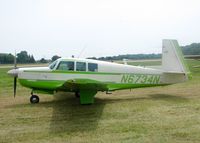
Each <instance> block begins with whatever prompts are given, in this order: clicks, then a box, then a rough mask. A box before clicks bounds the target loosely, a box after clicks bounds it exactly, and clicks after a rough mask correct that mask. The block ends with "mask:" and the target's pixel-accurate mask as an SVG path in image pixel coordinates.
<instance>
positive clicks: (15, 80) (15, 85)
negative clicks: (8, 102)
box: [14, 77, 17, 98]
mask: <svg viewBox="0 0 200 143" xmlns="http://www.w3.org/2000/svg"><path fill="white" fill-rule="evenodd" d="M16 89H17V77H14V98H15V95H16Z"/></svg>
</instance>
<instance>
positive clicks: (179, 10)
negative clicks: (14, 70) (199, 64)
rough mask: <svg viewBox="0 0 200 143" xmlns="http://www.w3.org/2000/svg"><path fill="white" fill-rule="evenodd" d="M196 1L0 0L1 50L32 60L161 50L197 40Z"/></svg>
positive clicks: (199, 10)
mask: <svg viewBox="0 0 200 143" xmlns="http://www.w3.org/2000/svg"><path fill="white" fill-rule="evenodd" d="M199 6H200V1H199V0H0V53H12V54H14V53H15V51H16V52H17V53H18V52H20V51H22V50H26V51H27V52H28V53H29V54H33V55H34V57H35V59H41V58H47V59H50V58H51V57H52V56H53V55H59V56H62V57H70V56H71V55H74V56H75V57H81V58H86V57H92V56H95V57H101V56H112V55H119V54H138V53H161V50H162V39H177V40H178V42H179V44H180V45H189V44H191V43H194V42H196V43H198V42H200V8H199Z"/></svg>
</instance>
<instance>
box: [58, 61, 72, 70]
mask: <svg viewBox="0 0 200 143" xmlns="http://www.w3.org/2000/svg"><path fill="white" fill-rule="evenodd" d="M57 70H66V71H74V62H72V61H61V62H60V63H59V65H58V67H57Z"/></svg>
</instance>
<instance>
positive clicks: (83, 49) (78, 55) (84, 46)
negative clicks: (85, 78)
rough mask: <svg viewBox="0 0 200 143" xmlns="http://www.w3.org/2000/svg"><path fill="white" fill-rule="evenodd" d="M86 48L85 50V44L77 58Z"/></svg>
mask: <svg viewBox="0 0 200 143" xmlns="http://www.w3.org/2000/svg"><path fill="white" fill-rule="evenodd" d="M86 48H87V44H85V45H84V47H83V48H82V50H81V52H80V54H79V55H78V58H79V57H80V56H81V55H82V53H83V52H84V51H85V49H86Z"/></svg>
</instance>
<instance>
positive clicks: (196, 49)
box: [0, 43, 200, 64]
mask: <svg viewBox="0 0 200 143" xmlns="http://www.w3.org/2000/svg"><path fill="white" fill-rule="evenodd" d="M181 48H182V51H183V54H184V55H200V43H192V44H190V45H186V46H181ZM161 56H162V55H161V54H126V55H118V56H107V57H100V58H96V57H89V58H88V59H96V60H105V61H110V60H123V59H132V60H138V59H160V58H161ZM58 58H60V56H58V55H54V56H53V57H52V58H51V59H45V58H41V59H40V60H38V61H36V60H35V58H34V56H33V55H30V54H28V52H27V51H21V52H20V53H17V58H16V59H17V63H22V64H23V63H48V62H52V61H55V60H57V59H58ZM13 63H14V55H12V54H7V53H0V64H13Z"/></svg>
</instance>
